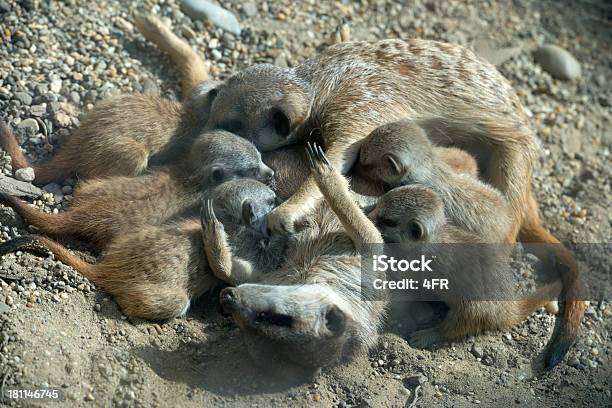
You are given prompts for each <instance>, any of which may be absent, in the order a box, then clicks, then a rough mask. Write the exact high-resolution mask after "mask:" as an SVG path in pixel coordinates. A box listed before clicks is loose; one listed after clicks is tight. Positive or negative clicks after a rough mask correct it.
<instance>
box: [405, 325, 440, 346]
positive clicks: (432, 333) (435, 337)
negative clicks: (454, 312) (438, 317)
mask: <svg viewBox="0 0 612 408" xmlns="http://www.w3.org/2000/svg"><path fill="white" fill-rule="evenodd" d="M445 341H446V340H445V338H444V336H443V335H442V333H441V332H440V329H439V328H438V327H430V328H428V329H423V330H417V331H415V332H413V333H411V334H410V335H408V343H409V344H410V345H411V346H412V347H415V348H428V347H431V346H435V345H438V344H442V343H444V342H445Z"/></svg>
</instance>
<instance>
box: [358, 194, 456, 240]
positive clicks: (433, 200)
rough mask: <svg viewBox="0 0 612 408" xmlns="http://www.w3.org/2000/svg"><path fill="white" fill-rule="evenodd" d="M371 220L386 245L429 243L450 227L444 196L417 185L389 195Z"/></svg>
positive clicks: (381, 202) (378, 206) (377, 208)
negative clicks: (442, 229) (441, 231)
mask: <svg viewBox="0 0 612 408" xmlns="http://www.w3.org/2000/svg"><path fill="white" fill-rule="evenodd" d="M368 217H369V218H370V219H371V220H372V222H373V223H374V224H375V225H376V227H377V228H378V230H379V231H380V233H381V235H382V236H383V238H384V240H385V242H386V243H400V242H428V241H430V240H431V239H432V238H433V237H435V236H436V234H437V232H438V231H439V228H440V227H441V226H442V225H444V224H445V223H446V218H445V216H444V204H443V203H442V199H441V198H440V196H438V194H437V193H435V192H434V191H433V190H431V189H429V188H426V187H423V186H420V185H416V184H413V185H409V186H403V187H397V188H394V189H393V190H391V191H389V192H387V193H385V194H384V195H383V196H382V197H381V198H380V200H379V201H378V204H377V205H376V207H375V208H374V209H373V210H372V211H371V212H370V213H369V214H368Z"/></svg>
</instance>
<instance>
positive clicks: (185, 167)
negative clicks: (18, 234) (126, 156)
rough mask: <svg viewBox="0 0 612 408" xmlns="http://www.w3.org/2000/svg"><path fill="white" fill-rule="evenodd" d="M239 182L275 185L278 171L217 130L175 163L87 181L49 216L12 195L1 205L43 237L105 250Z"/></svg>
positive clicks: (250, 147) (247, 145) (255, 152)
mask: <svg viewBox="0 0 612 408" xmlns="http://www.w3.org/2000/svg"><path fill="white" fill-rule="evenodd" d="M235 178H252V179H256V180H259V181H262V182H264V183H268V184H271V183H273V180H274V171H273V170H272V169H270V168H269V167H268V166H266V165H265V164H264V163H263V162H262V160H261V154H260V153H259V151H258V150H257V149H256V148H255V146H254V145H253V144H252V143H250V142H249V141H247V140H245V139H243V138H240V137H237V136H235V135H233V134H231V133H228V132H225V131H213V132H207V133H203V134H202V135H201V136H200V137H199V138H197V139H196V141H195V142H194V145H193V147H192V149H191V151H190V152H189V154H188V155H187V156H186V157H185V158H184V159H183V160H181V161H180V162H179V163H177V164H175V165H171V166H166V167H164V168H159V169H157V170H155V171H153V172H150V173H148V174H146V175H142V176H138V177H107V178H101V179H94V180H89V181H83V182H82V183H80V184H79V186H78V187H77V189H76V190H75V193H74V199H73V201H72V203H71V206H70V208H68V209H67V210H66V211H62V212H60V213H57V214H48V213H45V212H43V211H40V210H38V209H36V208H34V207H32V206H30V205H28V204H27V203H26V202H25V201H21V200H19V199H17V198H15V197H11V196H8V195H0V202H1V203H2V204H5V205H9V206H11V207H13V208H14V209H15V211H17V213H19V214H20V215H21V216H22V217H23V219H24V220H25V222H26V223H28V224H30V225H33V226H34V227H36V228H37V229H38V231H39V232H40V233H44V234H50V235H54V236H60V235H75V236H78V237H81V238H85V239H86V240H88V241H91V242H92V243H94V244H95V245H96V246H97V247H98V248H100V249H102V248H104V246H105V245H106V244H107V243H108V242H109V241H110V240H111V239H112V238H113V237H115V236H117V235H118V234H120V233H123V232H126V231H132V230H134V229H137V228H140V226H141V225H143V224H159V223H162V222H164V221H166V220H168V219H171V218H172V217H181V216H184V215H185V213H186V212H189V211H190V210H191V211H192V212H193V213H194V214H197V208H196V207H197V206H198V202H199V198H200V195H201V194H203V193H205V192H206V191H208V190H210V189H211V188H213V187H215V186H217V185H219V184H221V183H223V182H225V181H227V180H232V179H235ZM194 209H195V211H194Z"/></svg>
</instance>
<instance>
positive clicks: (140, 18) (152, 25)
mask: <svg viewBox="0 0 612 408" xmlns="http://www.w3.org/2000/svg"><path fill="white" fill-rule="evenodd" d="M134 22H135V23H136V27H138V30H139V31H140V33H141V34H142V35H143V36H144V37H145V38H146V39H147V40H149V41H151V42H152V43H154V44H155V45H157V47H158V48H159V49H160V50H162V51H163V52H165V53H166V54H168V55H169V56H170V58H171V59H172V61H173V62H174V63H175V64H176V65H177V66H178V69H179V71H180V72H181V82H182V88H183V98H186V97H187V96H189V95H190V94H191V92H192V91H193V89H194V88H195V86H196V85H197V84H198V83H200V82H203V81H208V80H209V79H210V77H209V70H210V65H209V64H208V63H206V62H204V60H203V59H202V57H200V56H199V55H198V54H197V53H196V52H195V51H194V50H193V48H191V46H190V45H189V44H188V43H187V42H186V41H185V40H182V39H180V38H179V37H177V36H176V34H174V33H173V32H172V31H171V30H170V29H169V28H168V27H167V26H166V25H165V24H164V23H162V22H161V21H160V20H159V19H158V18H157V17H156V16H154V15H152V14H148V15H144V14H136V15H134Z"/></svg>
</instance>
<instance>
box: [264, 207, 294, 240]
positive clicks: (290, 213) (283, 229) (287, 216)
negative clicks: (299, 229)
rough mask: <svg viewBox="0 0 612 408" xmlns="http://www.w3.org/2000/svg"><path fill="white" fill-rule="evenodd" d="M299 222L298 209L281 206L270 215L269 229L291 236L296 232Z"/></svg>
mask: <svg viewBox="0 0 612 408" xmlns="http://www.w3.org/2000/svg"><path fill="white" fill-rule="evenodd" d="M297 220H298V211H297V210H296V209H294V208H292V207H287V206H282V205H281V206H280V207H277V208H275V209H274V210H272V211H271V212H270V213H269V214H268V229H269V230H270V231H272V232H276V233H280V234H289V233H292V232H294V230H295V222H296V221H297Z"/></svg>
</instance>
